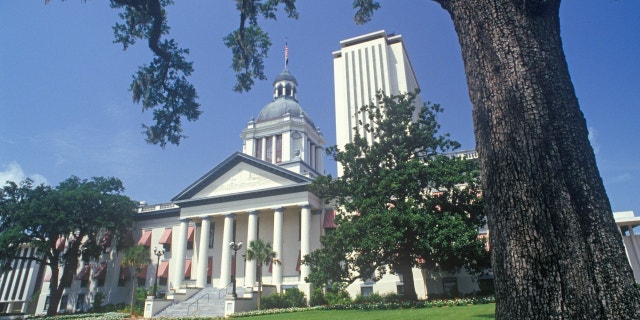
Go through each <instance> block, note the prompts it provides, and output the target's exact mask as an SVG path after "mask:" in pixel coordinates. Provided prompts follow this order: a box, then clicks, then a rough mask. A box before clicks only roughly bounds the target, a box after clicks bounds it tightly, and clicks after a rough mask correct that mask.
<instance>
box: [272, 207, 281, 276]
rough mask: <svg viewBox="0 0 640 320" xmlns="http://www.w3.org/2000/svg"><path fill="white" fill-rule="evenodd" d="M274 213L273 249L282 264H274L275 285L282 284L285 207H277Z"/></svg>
mask: <svg viewBox="0 0 640 320" xmlns="http://www.w3.org/2000/svg"><path fill="white" fill-rule="evenodd" d="M274 210H275V211H274V213H273V251H274V252H275V253H276V259H278V260H279V261H280V264H276V263H274V264H273V266H272V268H271V269H272V273H271V277H272V280H271V283H272V284H275V285H280V284H282V263H284V261H283V260H282V257H283V254H282V225H283V224H284V208H276V209H274Z"/></svg>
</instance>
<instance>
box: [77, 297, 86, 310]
mask: <svg viewBox="0 0 640 320" xmlns="http://www.w3.org/2000/svg"><path fill="white" fill-rule="evenodd" d="M84 297H85V295H84V293H80V294H78V300H76V311H84V299H85V298H84Z"/></svg>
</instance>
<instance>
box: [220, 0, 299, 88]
mask: <svg viewBox="0 0 640 320" xmlns="http://www.w3.org/2000/svg"><path fill="white" fill-rule="evenodd" d="M280 4H282V5H283V6H284V10H285V12H286V13H287V15H288V17H289V18H295V19H297V18H298V12H297V11H296V7H295V0H265V1H262V0H236V9H237V10H238V12H239V13H240V26H239V27H238V29H237V30H235V31H233V32H231V33H230V34H229V35H227V36H226V37H225V38H224V44H225V46H227V47H228V48H229V49H231V53H232V55H233V56H232V63H231V68H232V69H233V71H235V72H236V83H235V85H234V87H233V90H234V91H237V92H243V91H249V90H251V87H252V86H253V84H254V80H253V79H260V80H264V79H266V76H265V75H264V59H265V58H266V57H267V53H268V51H269V47H270V46H271V39H270V37H269V34H268V33H266V32H265V31H263V30H262V28H261V27H260V25H258V16H260V15H262V17H263V18H264V19H273V20H276V11H277V9H278V5H280Z"/></svg>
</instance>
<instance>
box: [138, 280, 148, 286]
mask: <svg viewBox="0 0 640 320" xmlns="http://www.w3.org/2000/svg"><path fill="white" fill-rule="evenodd" d="M146 282H147V279H145V278H138V287H142V288H144V287H145V285H146Z"/></svg>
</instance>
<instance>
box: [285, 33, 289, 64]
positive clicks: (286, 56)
mask: <svg viewBox="0 0 640 320" xmlns="http://www.w3.org/2000/svg"><path fill="white" fill-rule="evenodd" d="M287 42H288V41H287V38H284V68H285V69H287V66H288V65H289V44H288V43H287Z"/></svg>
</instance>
